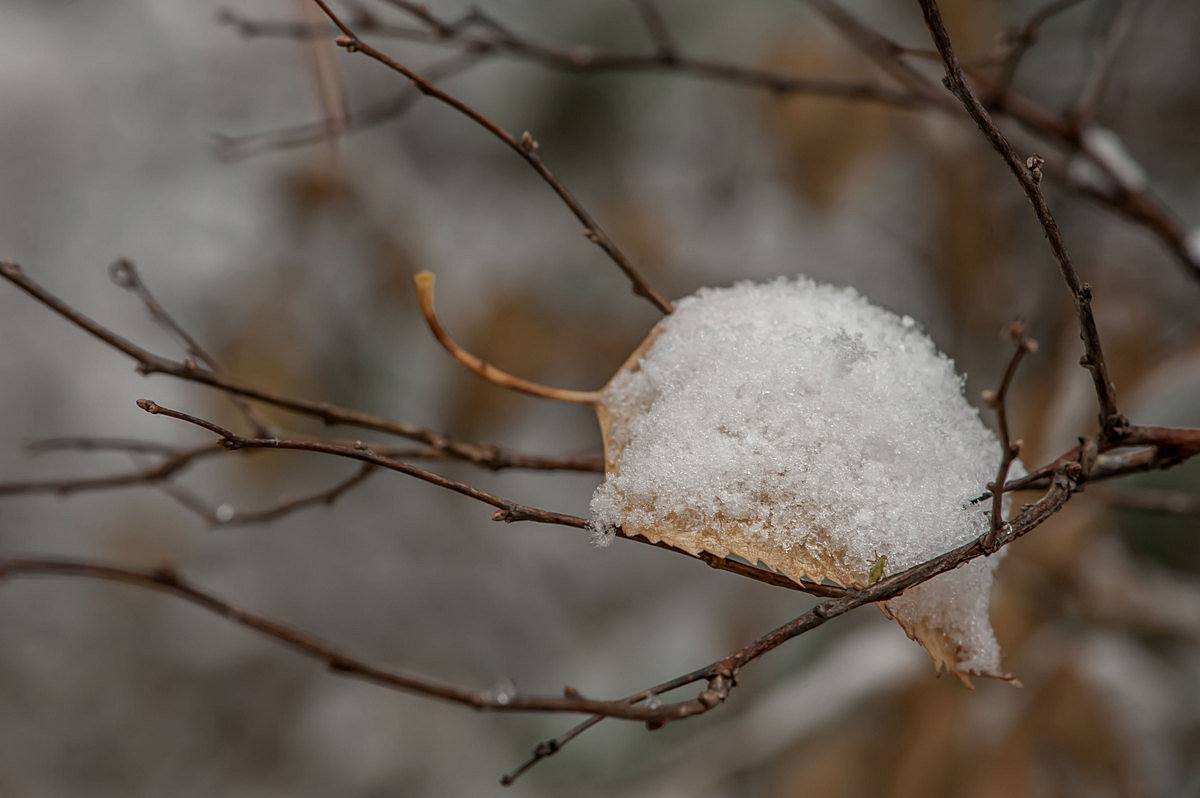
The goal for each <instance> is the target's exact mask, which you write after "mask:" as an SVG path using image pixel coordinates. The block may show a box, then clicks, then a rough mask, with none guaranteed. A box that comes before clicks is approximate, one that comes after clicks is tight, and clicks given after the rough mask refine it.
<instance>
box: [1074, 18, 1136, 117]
mask: <svg viewBox="0 0 1200 798" xmlns="http://www.w3.org/2000/svg"><path fill="white" fill-rule="evenodd" d="M1141 5H1142V4H1141V2H1139V0H1122V2H1121V5H1120V7H1119V8H1118V9H1117V13H1116V15H1115V16H1114V17H1113V20H1112V24H1110V25H1109V27H1108V32H1107V34H1106V35H1105V37H1104V41H1103V43H1102V44H1101V45H1100V50H1099V53H1098V55H1097V57H1096V64H1095V65H1094V66H1093V67H1092V71H1091V73H1090V74H1089V75H1088V78H1087V82H1086V83H1084V85H1083V89H1082V90H1080V92H1079V99H1077V100H1076V101H1075V104H1074V105H1073V106H1072V107H1071V110H1070V111H1068V112H1067V117H1068V118H1069V119H1071V120H1073V121H1074V122H1075V124H1076V126H1078V127H1080V128H1083V127H1086V126H1087V125H1088V124H1089V123H1091V121H1092V119H1093V118H1095V116H1096V111H1097V109H1098V108H1099V107H1100V100H1101V99H1102V98H1103V97H1104V90H1105V88H1107V86H1108V81H1109V78H1111V77H1112V73H1113V69H1114V68H1115V67H1116V64H1117V56H1118V55H1120V52H1121V48H1122V47H1123V46H1124V45H1125V41H1126V40H1127V39H1128V38H1129V33H1130V31H1132V30H1133V22H1134V20H1135V19H1136V18H1137V16H1138V12H1140V11H1141Z"/></svg>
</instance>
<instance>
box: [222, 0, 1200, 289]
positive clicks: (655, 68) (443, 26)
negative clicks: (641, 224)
mask: <svg viewBox="0 0 1200 798" xmlns="http://www.w3.org/2000/svg"><path fill="white" fill-rule="evenodd" d="M1078 2H1081V0H1065V2H1055V3H1051V4H1050V5H1048V6H1047V7H1045V8H1044V9H1042V11H1041V12H1038V13H1035V14H1034V15H1033V17H1031V19H1030V21H1029V22H1027V23H1026V31H1030V30H1032V32H1033V35H1036V33H1037V30H1038V28H1040V26H1041V25H1042V24H1043V23H1044V22H1045V21H1046V20H1047V19H1049V18H1050V17H1051V16H1053V15H1054V14H1057V13H1059V12H1061V11H1063V10H1065V9H1066V8H1068V7H1070V6H1073V5H1076V4H1077V3H1078ZM811 4H812V5H814V6H817V7H818V10H821V11H822V12H823V13H825V14H826V16H827V18H829V19H830V21H831V22H832V23H833V24H834V25H835V27H838V29H839V30H840V31H841V32H842V34H843V35H844V36H845V37H846V38H847V39H848V40H849V41H850V42H851V43H852V44H854V45H856V46H857V47H859V49H860V50H862V51H863V52H864V53H865V54H866V55H868V57H870V58H871V59H872V60H873V61H875V63H876V64H877V65H879V66H880V68H882V69H884V70H885V71H886V72H888V73H889V74H890V75H891V76H892V77H893V79H895V80H897V81H899V82H900V83H901V85H904V86H908V87H909V89H908V90H897V89H894V88H891V87H888V86H884V85H879V84H876V83H848V82H843V81H837V80H827V79H821V78H809V77H802V76H795V75H789V74H785V73H780V72H774V71H771V70H764V69H758V68H755V67H747V66H742V65H740V64H736V63H733V62H729V61H723V60H720V59H705V58H693V57H689V56H687V55H683V54H681V55H679V56H678V58H676V59H675V60H673V61H671V60H664V59H663V58H662V57H661V56H660V55H659V54H658V53H657V52H651V53H639V52H613V51H603V50H598V49H595V48H591V47H586V46H574V47H562V48H555V47H550V46H547V45H543V44H539V43H535V42H532V41H530V40H528V39H526V38H524V37H522V36H519V35H517V34H515V33H513V32H511V31H510V30H508V29H507V28H505V27H503V26H502V25H500V24H499V23H498V22H497V21H496V20H495V19H494V18H492V17H489V16H486V15H484V14H482V12H479V11H478V10H477V9H476V10H473V11H470V12H468V13H467V14H465V15H464V16H463V17H462V18H461V19H460V20H457V21H453V22H447V21H445V20H438V19H436V18H433V17H432V15H431V14H430V15H429V16H430V18H431V19H432V20H433V21H432V22H430V23H428V26H429V27H428V28H427V29H417V28H412V27H407V26H402V25H392V24H388V23H385V22H381V21H379V20H377V19H375V18H374V17H371V16H368V17H365V18H362V19H357V20H356V25H357V26H358V28H359V30H361V31H365V32H370V33H373V34H376V35H380V36H390V37H394V38H400V39H404V40H408V41H419V42H424V43H428V44H433V45H441V46H447V47H457V48H460V49H462V50H463V51H465V52H469V53H477V54H479V55H480V56H486V55H492V54H504V55H511V56H513V57H516V58H521V59H523V60H526V61H529V62H533V63H538V64H541V65H543V66H545V67H547V68H551V69H559V70H565V71H569V72H580V73H592V74H595V73H603V72H627V71H638V72H664V73H668V74H672V75H680V76H684V77H693V78H698V79H701V80H713V81H721V82H726V83H733V84H738V85H742V86H746V87H750V88H758V89H763V90H766V91H769V92H772V93H774V94H779V95H786V94H810V95H813V96H823V97H830V98H837V99H842V100H846V101H867V102H877V103H881V104H884V105H888V106H891V107H895V108H901V109H920V108H930V109H933V110H938V111H942V112H946V111H953V110H954V109H955V107H956V106H955V103H954V102H953V100H952V99H951V98H949V97H946V95H945V94H943V93H942V92H940V91H938V90H937V89H936V87H935V86H934V85H933V84H931V83H930V82H929V81H928V80H927V79H926V78H925V76H924V75H922V74H921V73H919V72H917V71H916V70H913V69H912V68H911V67H909V66H908V65H907V64H904V63H903V61H902V57H903V56H917V57H921V58H924V57H925V56H926V55H927V54H928V53H929V52H930V51H924V50H917V49H914V48H911V47H904V46H902V45H900V44H898V43H896V42H894V41H892V40H890V39H888V38H886V37H884V36H882V35H881V34H880V33H878V32H877V31H874V30H871V29H870V28H868V27H867V26H865V25H863V24H862V23H861V22H859V21H858V20H857V19H855V18H854V17H852V16H851V15H849V14H848V13H846V12H845V11H844V10H842V9H841V8H840V7H838V6H836V5H835V4H834V3H833V2H832V0H812V3H811ZM411 5H414V6H416V5H417V4H411ZM418 7H420V8H424V7H423V6H418ZM425 11H426V13H427V14H428V9H425ZM220 19H221V21H223V22H225V23H226V24H230V25H232V26H234V27H235V28H236V29H237V30H238V31H239V32H240V33H242V34H243V35H246V36H282V37H288V38H298V37H314V36H327V35H330V32H331V31H333V30H336V29H335V28H332V27H331V26H324V25H323V26H320V27H319V28H314V27H312V26H305V25H303V24H300V23H294V22H270V21H257V20H252V19H247V18H244V17H240V16H238V15H237V14H235V13H234V12H232V11H224V12H222V14H221V16H220ZM469 23H470V24H469ZM473 23H479V24H480V25H481V26H482V27H485V28H487V29H488V30H489V31H490V32H489V33H485V34H470V33H467V31H468V29H469V28H470V27H471V26H472V24H473ZM1015 38H1016V40H1017V46H1016V49H1017V50H1020V52H1019V53H1015V52H1014V53H1010V56H1009V64H1010V65H1011V67H1012V69H1015V64H1016V63H1017V61H1018V60H1019V57H1018V56H1019V55H1023V52H1024V50H1023V49H1021V48H1022V45H1021V42H1022V41H1025V39H1023V38H1022V35H1021V34H1016V35H1015ZM1029 43H1030V44H1031V43H1032V42H1029ZM1027 46H1028V45H1026V47H1027ZM933 55H934V57H937V58H940V56H939V55H937V53H936V52H934V53H933ZM991 60H994V59H991ZM991 60H989V61H987V62H986V63H990V61H991ZM981 65H982V64H981ZM964 69H966V71H967V73H968V74H969V75H970V77H971V79H972V81H974V82H975V84H976V86H977V87H978V93H979V94H980V96H982V97H984V98H986V102H985V104H986V106H987V107H988V108H989V109H991V110H992V111H993V112H995V113H997V114H1003V115H1006V116H1008V117H1009V118H1011V119H1013V121H1015V122H1016V123H1017V124H1018V125H1020V126H1021V127H1022V128H1023V129H1024V130H1026V131H1027V132H1030V133H1031V134H1033V135H1035V136H1038V137H1041V138H1044V139H1046V140H1047V143H1048V144H1055V145H1058V146H1062V147H1064V148H1066V149H1068V150H1070V151H1071V152H1072V153H1074V154H1081V153H1082V154H1085V155H1086V154H1087V153H1086V151H1085V148H1084V142H1083V141H1082V139H1081V136H1080V129H1079V126H1078V125H1076V124H1075V123H1074V122H1073V121H1072V120H1070V119H1068V118H1064V116H1063V115H1061V114H1057V113H1052V112H1050V111H1049V110H1047V109H1046V108H1044V107H1042V106H1040V105H1038V104H1037V103H1035V102H1033V101H1032V100H1030V99H1029V98H1028V97H1026V96H1024V95H1022V94H1018V93H1016V92H1014V91H1012V90H1011V75H1009V74H1007V73H1004V72H1002V74H1001V76H1000V77H999V78H996V79H989V78H988V77H987V76H985V75H984V74H982V73H980V72H979V71H978V70H972V69H970V68H967V67H966V66H965V65H964ZM284 146H286V145H284ZM1099 166H1100V167H1101V168H1102V169H1104V170H1105V171H1106V172H1108V171H1109V164H1106V163H1100V164H1099ZM1060 178H1061V179H1062V180H1063V182H1064V185H1066V186H1067V187H1068V188H1069V189H1070V190H1071V191H1074V192H1077V193H1082V194H1084V195H1085V196H1089V197H1090V198H1091V199H1094V200H1096V201H1097V202H1099V203H1100V204H1101V205H1102V206H1104V207H1105V208H1106V209H1108V210H1110V211H1113V212H1115V213H1117V214H1119V215H1122V216H1124V217H1126V218H1127V219H1129V220H1130V221H1132V222H1134V223H1135V224H1139V225H1142V226H1144V227H1146V228H1147V229H1148V230H1150V232H1152V233H1153V234H1154V235H1155V236H1157V237H1158V238H1159V239H1160V240H1161V241H1162V242H1163V244H1164V245H1165V246H1166V247H1167V248H1168V249H1169V250H1170V252H1171V253H1172V255H1173V256H1174V257H1175V259H1176V261H1177V262H1178V263H1179V264H1180V266H1181V267H1182V268H1183V269H1184V270H1185V272H1186V273H1187V274H1188V276H1190V277H1191V278H1193V279H1200V261H1198V260H1197V257H1196V254H1195V252H1194V251H1193V250H1192V249H1191V248H1189V246H1188V243H1187V231H1186V230H1185V229H1184V228H1183V226H1182V225H1181V224H1180V223H1179V222H1178V220H1176V219H1175V217H1174V215H1173V214H1172V213H1171V211H1170V210H1169V209H1168V208H1167V207H1166V206H1165V205H1164V204H1163V202H1162V200H1161V199H1159V198H1158V197H1156V196H1155V195H1154V194H1152V193H1151V192H1150V191H1148V190H1147V189H1145V188H1144V187H1143V188H1138V189H1137V190H1134V189H1133V188H1132V187H1129V186H1119V187H1118V188H1117V189H1115V190H1113V191H1099V190H1096V188H1095V187H1094V186H1091V185H1089V184H1082V183H1079V182H1077V181H1073V180H1071V179H1069V175H1067V173H1066V172H1065V170H1064V171H1063V172H1062V173H1061V175H1060Z"/></svg>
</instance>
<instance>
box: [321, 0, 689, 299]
mask: <svg viewBox="0 0 1200 798" xmlns="http://www.w3.org/2000/svg"><path fill="white" fill-rule="evenodd" d="M313 2H314V3H316V4H317V5H318V6H319V7H320V8H321V10H322V11H324V12H325V15H326V16H327V17H329V20H330V21H331V22H332V23H333V24H334V25H336V26H337V28H338V30H340V31H341V32H342V35H341V36H339V37H338V38H337V39H336V42H337V44H338V46H339V47H342V48H343V49H345V50H346V51H347V52H350V53H355V52H360V53H362V54H363V55H365V56H367V57H369V58H372V59H374V60H375V61H378V62H379V63H380V64H383V65H384V66H386V67H388V68H389V69H391V70H393V71H395V72H398V73H399V74H401V75H403V76H404V77H405V78H407V79H408V80H409V81H410V82H412V84H413V85H414V86H416V87H417V89H418V90H420V92H421V93H422V94H424V95H426V96H428V97H432V98H434V99H435V100H438V101H439V102H441V103H443V104H445V105H448V106H449V107H450V108H453V109H454V110H455V111H458V112H459V113H460V114H462V115H463V116H465V117H467V118H468V119H470V120H471V121H472V122H474V123H475V124H477V125H479V126H480V127H482V128H484V129H485V130H487V131H488V132H489V133H491V134H492V135H493V136H495V137H496V138H498V139H500V141H502V142H503V143H504V144H505V146H507V147H508V148H509V149H510V150H512V151H513V152H515V153H516V154H517V155H518V156H520V158H521V159H522V160H523V161H525V163H527V164H529V166H530V167H531V168H532V169H533V170H534V171H535V172H537V174H538V176H539V177H541V178H542V180H543V181H545V183H546V184H547V185H548V186H550V188H551V189H552V190H553V191H554V193H555V194H557V195H558V197H559V199H561V200H562V202H563V204H564V205H566V206H567V208H568V209H569V210H570V211H571V213H572V214H573V215H574V216H575V218H576V219H578V220H579V222H580V224H582V225H583V232H584V235H585V236H586V237H587V239H588V240H589V241H591V242H592V243H593V244H595V245H596V246H598V247H600V249H601V250H603V252H604V253H605V254H606V255H608V257H609V259H610V260H612V261H613V263H615V264H616V265H617V267H618V268H620V270H621V271H622V272H624V273H625V276H626V277H627V278H628V279H629V281H630V283H631V284H632V286H633V291H634V293H635V294H637V295H639V296H643V297H645V298H646V299H647V300H649V301H650V302H651V304H653V305H654V306H655V307H657V308H658V309H659V310H660V311H662V312H663V313H670V312H671V303H670V302H668V301H667V300H665V299H663V297H662V296H661V295H660V294H659V293H658V292H657V291H655V290H654V288H653V287H652V286H651V285H650V283H648V282H647V281H646V278H645V277H643V276H642V274H641V272H639V271H638V270H637V268H636V267H635V266H634V265H633V262H632V261H630V260H629V258H628V257H626V255H625V253H624V252H622V251H621V250H620V249H619V248H618V247H617V245H616V243H615V242H613V240H612V239H611V238H609V236H608V234H607V233H605V232H604V230H603V229H602V228H601V227H600V224H599V223H598V222H597V221H596V220H595V219H594V218H592V215H591V214H590V213H588V212H587V210H586V209H585V208H584V207H583V205H582V204H580V202H579V200H577V199H575V196H574V195H573V194H571V192H570V191H568V190H567V187H566V186H565V185H563V183H562V181H560V180H559V179H558V177H557V176H556V175H555V174H554V172H552V171H550V167H549V166H547V165H546V163H545V161H543V160H542V158H541V156H540V155H538V153H537V149H538V145H537V142H536V141H534V139H533V136H531V135H530V134H529V133H528V132H525V133H523V134H522V135H521V137H520V139H518V138H516V137H514V136H513V135H512V134H511V133H509V132H508V131H507V130H505V129H504V128H502V127H500V125H498V124H496V122H494V121H492V120H491V119H489V118H488V117H487V116H484V115H483V114H482V113H480V112H479V111H478V110H476V109H475V108H473V107H471V106H470V105H467V104H466V103H465V102H463V101H462V100H460V99H458V98H457V97H455V96H453V95H452V94H449V93H447V92H445V91H443V90H442V89H440V88H438V87H437V86H435V85H434V84H433V83H431V82H430V81H429V80H428V79H427V78H425V77H424V76H422V75H419V74H417V73H416V72H414V71H413V70H412V69H410V68H408V67H407V66H405V65H404V64H401V63H400V62H399V61H396V60H395V59H394V58H392V57H391V56H389V55H387V54H385V53H383V52H380V51H379V50H376V49H375V48H374V47H372V46H371V45H369V44H367V43H365V42H363V41H361V40H360V39H359V38H358V36H357V35H356V34H355V33H354V31H352V30H351V29H350V27H349V26H347V25H346V23H345V22H343V21H342V20H341V18H340V17H339V16H338V15H337V14H335V13H334V12H333V10H332V9H330V7H329V6H328V5H327V4H326V3H325V0H313Z"/></svg>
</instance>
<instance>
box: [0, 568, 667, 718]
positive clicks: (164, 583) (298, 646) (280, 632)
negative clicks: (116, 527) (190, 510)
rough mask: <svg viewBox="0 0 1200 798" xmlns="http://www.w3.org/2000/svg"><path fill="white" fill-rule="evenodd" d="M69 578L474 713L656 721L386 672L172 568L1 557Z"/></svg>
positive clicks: (616, 708) (583, 701)
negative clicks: (214, 621)
mask: <svg viewBox="0 0 1200 798" xmlns="http://www.w3.org/2000/svg"><path fill="white" fill-rule="evenodd" d="M36 576H65V577H81V578H86V579H99V580H104V581H109V582H119V583H122V584H127V585H132V586H134V587H139V588H143V589H150V590H156V591H158V592H161V593H166V594H168V595H172V596H175V597H177V598H180V599H183V600H185V601H188V602H191V603H192V604H195V605H197V606H199V607H201V608H203V609H205V610H208V611H209V612H212V613H215V614H216V615H219V616H221V617H222V618H225V619H227V620H229V621H232V622H233V623H235V624H237V625H239V626H243V627H245V628H247V629H251V630H253V631H255V632H258V633H259V634H262V635H264V636H266V637H269V638H271V639H273V640H275V641H277V642H279V643H281V644H283V645H284V646H286V647H288V648H290V649H292V650H293V651H296V652H298V653H300V654H302V655H304V656H306V657H309V658H311V659H315V660H318V661H320V662H323V663H324V664H325V665H326V667H328V668H329V670H330V671H332V672H333V673H335V674H337V675H339V676H346V677H351V678H356V679H362V680H364V681H367V682H371V683H374V684H378V685H380V686H383V687H388V688H391V689H395V690H401V691H403V692H408V693H415V694H417V695H424V696H428V697H431V698H438V699H442V700H445V701H450V702H453V703H456V704H463V705H466V706H470V707H474V708H476V709H487V710H494V711H499V712H567V713H588V714H592V713H595V714H602V715H605V716H607V717H619V718H626V719H630V720H642V721H644V720H653V719H654V713H653V712H652V711H648V710H646V709H645V708H644V707H638V706H635V705H632V704H629V703H627V702H624V701H598V700H595V699H589V698H585V697H583V696H581V695H579V694H578V693H577V692H575V691H570V692H569V693H567V694H565V695H563V696H561V697H559V696H524V695H513V694H510V693H509V692H507V691H496V690H473V689H470V688H465V687H459V686H457V685H452V684H447V683H445V682H438V681H435V680H433V679H426V678H423V677H419V676H411V675H408V674H404V673H401V672H399V671H395V670H390V669H387V668H382V667H379V666H376V665H371V664H370V663H368V662H366V661H364V660H362V659H359V658H356V657H354V656H352V655H350V654H348V653H346V652H345V651H343V650H342V649H340V648H338V647H336V646H334V645H333V644H331V643H328V642H325V641H324V640H321V639H319V638H317V637H315V636H313V635H310V634H308V633H306V632H302V631H300V630H299V629H296V628H295V627H292V626H288V625H287V624H283V623H280V622H278V621H274V620H271V619H270V618H267V617H265V616H263V615H258V614H256V613H252V612H249V611H247V610H244V609H241V608H239V607H237V606H235V605H233V604H231V603H229V602H228V601H225V600H224V599H221V598H218V597H217V596H216V595H214V594H212V593H210V592H208V591H206V590H204V589H202V588H200V587H199V586H197V585H195V584H192V583H191V582H189V581H187V580H185V579H184V578H183V577H182V576H181V575H180V574H179V572H178V571H177V570H176V569H175V568H174V566H172V565H171V564H169V563H168V564H164V565H161V566H159V567H158V568H152V569H135V568H125V567H120V566H115V565H110V564H107V563H102V562H96V561H91V560H69V559H53V558H48V557H46V558H43V557H37V558H33V557H0V580H3V579H6V578H20V577H36Z"/></svg>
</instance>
